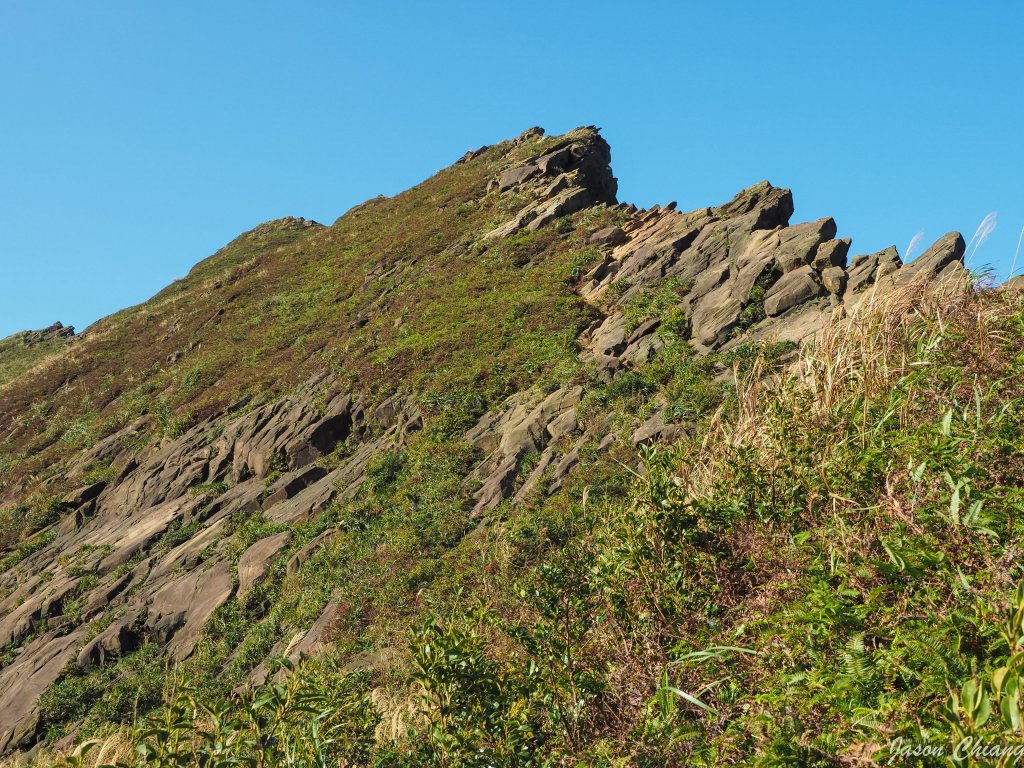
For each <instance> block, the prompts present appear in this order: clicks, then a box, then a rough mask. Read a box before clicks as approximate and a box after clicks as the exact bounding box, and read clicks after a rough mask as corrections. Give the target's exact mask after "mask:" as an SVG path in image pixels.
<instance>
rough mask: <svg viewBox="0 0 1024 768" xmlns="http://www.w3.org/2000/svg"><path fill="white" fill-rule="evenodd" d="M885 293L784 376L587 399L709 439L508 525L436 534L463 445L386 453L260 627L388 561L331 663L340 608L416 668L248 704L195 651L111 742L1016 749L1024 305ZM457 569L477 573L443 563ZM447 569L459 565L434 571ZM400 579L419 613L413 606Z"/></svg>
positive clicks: (640, 756) (571, 755)
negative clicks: (648, 411)
mask: <svg viewBox="0 0 1024 768" xmlns="http://www.w3.org/2000/svg"><path fill="white" fill-rule="evenodd" d="M900 298H901V297H896V298H895V299H893V300H892V301H891V302H889V303H888V305H887V306H885V307H881V308H877V309H876V310H875V311H873V312H872V314H871V315H868V316H863V315H862V316H854V317H853V318H851V319H849V320H845V321H838V322H837V323H836V325H835V326H834V327H833V328H832V329H830V330H829V331H828V332H826V333H825V334H823V336H822V337H821V338H820V339H819V343H818V344H817V345H816V346H814V347H808V348H807V349H805V350H803V351H802V352H801V353H800V354H799V356H798V359H797V361H796V362H795V364H794V366H792V367H787V368H785V369H778V368H776V367H775V365H774V364H773V363H772V361H775V360H777V359H778V356H779V354H780V352H781V353H784V354H791V353H792V350H789V349H783V350H777V349H773V348H762V349H761V350H760V352H755V351H752V350H740V351H737V353H735V358H734V362H735V363H736V364H737V365H739V364H740V362H742V363H743V365H744V367H745V368H746V370H748V374H747V376H746V377H745V379H744V383H743V384H742V385H741V386H740V387H739V388H738V390H737V391H736V392H734V393H733V394H731V395H730V394H729V393H728V391H725V390H718V391H716V390H715V389H714V385H713V380H714V376H713V374H714V373H715V370H716V369H717V364H716V363H715V362H713V361H712V362H707V363H705V362H703V360H702V359H697V358H694V357H692V356H690V355H687V354H686V353H683V352H681V351H679V350H675V351H674V350H673V347H672V346H671V345H670V346H669V347H667V348H666V349H665V351H664V356H658V357H656V358H655V359H654V361H652V363H651V364H649V365H648V366H647V368H645V369H643V371H642V372H641V373H640V374H637V375H636V376H635V377H634V378H632V379H628V380H627V379H626V378H621V377H617V378H616V379H615V380H614V381H613V383H612V384H610V385H607V386H605V387H604V388H603V389H602V388H601V387H597V386H596V385H595V387H594V388H592V389H591V391H590V395H589V397H605V398H609V399H615V398H618V399H620V400H621V399H622V398H625V399H626V400H627V401H628V400H629V399H631V398H652V397H657V398H660V399H661V401H664V400H665V399H666V398H668V399H671V400H672V401H673V402H679V401H680V398H683V401H686V398H689V402H691V406H690V407H692V409H693V412H694V414H695V418H697V419H699V420H700V421H701V424H702V427H701V429H700V430H699V431H698V432H696V433H695V434H694V436H693V437H692V438H686V439H682V440H680V441H679V442H678V443H677V444H676V445H675V446H672V447H670V448H666V447H664V446H662V447H646V448H643V449H641V460H642V465H643V471H642V472H641V473H640V474H638V475H637V476H636V477H635V478H634V479H633V481H632V483H631V484H630V485H629V486H623V485H622V484H621V482H611V483H609V480H612V478H613V477H614V476H615V472H614V471H613V470H612V468H611V467H610V466H608V465H602V464H601V462H597V463H595V464H594V466H593V467H592V468H591V469H590V470H589V471H588V472H585V473H584V475H583V476H582V477H581V479H580V481H579V482H578V483H575V484H573V485H572V487H571V488H570V489H568V490H567V491H565V492H564V493H560V494H557V495H556V496H554V497H551V498H550V499H547V500H543V501H539V502H538V503H536V504H534V505H523V509H521V510H520V509H518V508H517V509H515V510H513V509H511V508H504V507H499V508H498V509H497V510H495V511H494V513H493V514H492V515H491V516H490V518H489V519H490V521H491V522H490V528H492V530H483V529H479V528H478V529H476V530H475V531H474V532H472V533H470V534H469V535H467V531H466V529H465V527H464V524H462V525H460V526H456V528H455V529H451V528H450V527H449V526H450V525H451V522H452V520H453V519H458V518H459V516H460V512H459V509H458V507H457V506H456V507H450V508H447V509H446V508H445V507H444V499H445V497H446V494H447V493H448V492H449V491H450V489H449V487H448V486H447V485H446V483H447V482H448V481H447V480H446V479H445V478H453V479H454V478H456V477H458V476H460V473H462V472H463V471H464V469H465V468H464V466H462V467H459V466H457V465H458V463H459V461H461V460H460V459H459V458H458V456H457V455H456V456H451V457H449V458H447V459H445V461H444V462H442V466H436V464H437V462H436V461H434V460H433V459H435V458H437V457H439V456H440V454H438V453H437V451H438V449H439V447H440V446H441V445H444V444H445V443H444V441H445V440H446V439H450V434H451V433H449V432H446V431H440V432H438V431H430V430H425V431H424V433H423V436H422V437H421V438H419V441H418V442H411V443H410V445H409V447H408V449H407V450H406V451H403V452H400V453H391V454H385V455H383V456H382V457H380V458H379V459H378V460H377V461H376V462H375V463H374V465H373V468H372V470H371V480H372V482H371V484H370V490H369V493H368V494H367V496H366V497H365V498H364V499H363V501H361V502H359V503H357V504H355V505H353V506H350V507H349V508H348V509H347V510H345V511H342V510H337V511H336V512H335V513H333V514H335V515H339V517H337V518H336V520H337V522H338V523H341V524H342V525H343V527H344V528H345V532H344V533H343V534H342V535H341V537H340V539H339V541H338V543H337V544H334V545H332V546H331V547H329V548H327V549H326V550H325V551H324V554H322V555H321V556H320V557H321V558H322V560H321V563H322V566H321V567H320V568H314V569H309V570H308V572H307V569H303V570H302V571H301V572H300V574H299V577H300V578H301V579H303V580H304V583H303V584H301V585H294V586H292V585H289V584H288V580H287V579H285V580H284V581H279V582H277V583H278V584H280V585H281V586H280V587H277V588H278V589H280V590H281V592H280V594H279V595H278V597H277V599H276V600H275V601H274V605H275V607H274V608H273V609H272V611H271V612H270V613H269V614H268V615H267V619H265V621H270V620H276V621H282V620H284V619H283V616H284V614H283V613H282V612H281V611H282V609H283V606H284V605H286V604H287V603H288V602H289V601H291V602H292V603H293V605H295V606H297V603H296V602H295V601H296V600H297V599H298V596H299V595H302V600H303V601H304V600H306V599H308V598H307V596H309V595H314V596H315V595H316V594H317V589H316V587H315V585H314V584H312V583H310V582H308V581H305V580H306V579H309V578H320V577H322V578H323V579H324V580H325V582H328V583H330V582H335V583H336V581H337V580H338V579H347V580H348V581H349V583H351V584H353V585H360V584H365V583H366V575H365V574H364V575H359V574H357V573H354V572H353V571H352V570H351V569H353V568H356V569H358V568H367V567H370V564H371V563H372V562H374V561H376V565H377V566H378V568H377V570H375V571H374V573H373V577H372V578H373V579H375V580H379V581H378V582H377V583H375V584H374V586H373V590H372V591H370V592H367V593H365V594H363V593H359V592H356V593H354V594H353V595H352V606H351V609H352V611H353V613H352V615H351V617H350V618H349V619H348V621H349V622H352V621H355V622H356V624H351V623H343V624H342V626H341V627H340V629H339V632H340V634H339V635H338V643H337V645H336V646H335V652H336V654H337V655H338V657H339V658H344V657H345V656H346V655H347V654H349V653H351V652H352V651H354V650H357V649H358V648H359V647H360V644H361V643H362V642H364V641H361V640H359V639H358V631H357V625H358V620H357V619H356V614H358V613H359V612H360V611H364V612H365V611H371V612H373V611H384V610H389V609H390V610H391V611H392V612H393V613H392V619H390V620H389V621H388V622H386V624H387V625H389V626H392V627H398V626H400V625H401V624H402V623H405V622H409V621H411V622H412V626H413V627H414V629H413V631H412V633H411V635H410V636H409V638H408V641H407V643H406V645H407V652H406V655H404V656H401V657H399V658H397V659H396V660H395V661H394V663H392V664H390V665H385V666H383V667H378V671H376V672H345V671H342V670H341V669H340V668H339V667H337V666H335V665H332V663H331V662H330V660H329V658H330V655H329V656H328V658H327V659H325V660H322V661H320V662H317V663H313V662H310V663H307V664H304V665H301V666H300V667H299V668H298V670H297V671H296V672H294V673H292V674H289V673H287V671H285V672H282V673H281V675H280V681H279V682H270V683H267V684H265V685H264V686H260V687H257V688H256V689H255V691H254V692H252V693H250V694H245V695H244V696H243V697H242V698H237V697H236V698H232V695H231V694H230V692H229V691H223V692H217V691H216V690H214V689H211V688H210V687H209V679H208V678H205V677H201V676H200V674H201V673H200V670H201V666H196V665H192V664H191V663H190V665H186V667H185V668H184V669H188V668H191V669H192V672H191V674H193V675H196V677H192V678H186V679H185V681H184V682H182V678H181V677H180V675H182V674H184V671H180V672H179V677H177V678H173V680H175V681H176V683H175V686H176V687H174V688H173V690H170V691H169V692H168V694H167V703H166V705H165V706H164V707H163V708H161V709H160V710H158V711H157V712H156V713H155V714H154V715H153V716H152V717H150V718H147V719H145V720H144V721H143V722H141V723H140V725H139V726H138V730H137V731H135V732H134V735H133V736H132V735H130V734H128V735H125V736H121V737H120V738H122V739H128V741H135V742H137V743H138V744H139V745H140V755H142V756H143V758H145V759H149V760H151V761H154V764H159V765H193V764H204V765H227V764H229V762H230V764H234V762H232V761H238V760H242V761H243V762H246V764H254V765H262V764H273V763H274V761H280V760H281V759H282V758H281V757H280V756H281V754H289V755H295V757H294V762H293V763H292V764H296V765H321V764H327V763H328V762H329V763H331V764H339V762H338V761H339V760H340V761H342V762H341V763H340V764H353V765H377V766H481V767H483V766H531V765H588V766H601V765H607V766H613V765H614V766H619V765H638V766H670V765H722V764H750V763H753V764H757V765H763V766H773V765H808V766H811V765H822V766H830V765H840V764H845V763H848V762H850V761H857V760H868V761H872V760H873V761H878V762H884V761H886V760H888V758H889V753H888V751H887V750H888V748H889V747H888V746H887V745H890V744H895V745H897V747H896V748H897V750H898V745H899V744H901V743H925V744H928V745H931V746H933V747H936V748H941V749H943V750H945V754H946V755H950V754H952V751H953V749H954V747H955V745H956V744H957V743H958V742H959V741H960V740H961V739H962V738H963V737H964V736H971V737H974V738H981V739H983V740H988V741H989V742H992V743H1001V744H1010V745H1013V744H1020V743H1022V741H1024V726H1022V720H1021V715H1020V709H1021V706H1022V701H1021V698H1022V695H1024V694H1022V683H1021V682H1020V680H1021V676H1022V674H1024V666H1022V661H1021V659H1022V658H1024V587H1020V586H1018V585H1019V584H1021V583H1022V582H1024V578H1022V577H1024V574H1022V573H1021V572H1020V566H1019V561H1018V559H1017V556H1016V553H1017V551H1018V547H1019V542H1020V536H1021V533H1022V529H1021V525H1022V518H1024V489H1022V485H1021V481H1020V478H1021V476H1022V470H1024V443H1022V440H1021V434H1022V420H1024V412H1022V409H1021V402H1022V401H1021V396H1022V394H1024V391H1022V384H1021V382H1024V375H1022V374H1024V355H1022V354H1021V352H1020V344H1019V339H1020V338H1021V334H1022V332H1024V306H1022V305H1021V302H1020V299H1019V298H1015V297H1013V296H1010V295H1006V294H1002V293H998V292H982V293H974V292H968V293H964V294H963V295H960V296H958V297H955V298H949V297H946V298H945V299H944V300H942V301H941V302H940V301H930V300H927V299H925V298H924V297H916V301H915V302H914V303H915V305H916V311H913V312H912V311H909V310H908V309H907V307H908V306H910V304H909V303H902V304H901V303H900ZM903 298H905V297H903ZM705 366H707V367H705ZM701 391H703V392H704V394H698V393H700V392H701ZM601 393H603V394H601ZM438 441H441V442H438ZM464 458H465V459H466V460H468V459H469V455H468V454H467V455H466V456H465V457H464ZM445 464H447V466H445ZM413 477H415V478H417V479H418V482H417V483H409V482H408V480H409V479H410V478H413ZM403 529H404V530H405V531H407V534H406V533H403ZM446 532H447V534H448V535H449V536H453V537H454V538H451V539H448V540H447V541H446V540H445V536H446ZM313 533H314V530H313V528H311V529H310V530H309V531H306V532H301V531H300V533H299V537H300V538H303V539H305V538H307V537H308V536H310V535H312V534H313ZM538 534H539V535H540V539H538V538H537V537H538ZM406 535H408V536H410V537H412V539H414V540H415V541H416V547H415V549H413V548H412V547H411V546H410V548H409V549H408V550H406V551H407V554H406V555H404V556H400V555H399V552H401V551H402V548H403V545H402V544H401V543H400V542H402V541H410V539H406V538H405V537H406ZM381 537H384V538H381ZM385 540H387V541H388V547H387V552H388V554H387V555H386V556H385V560H386V561H387V563H386V567H383V568H381V567H380V566H382V565H384V563H383V562H381V560H380V557H381V555H382V554H383V553H382V552H381V550H380V546H381V543H383V542H384V541H385ZM375 541H376V542H377V543H376V544H374V543H373V542H375ZM453 542H454V545H453ZM432 547H433V548H432ZM446 548H448V549H447V554H445V551H446ZM413 551H415V552H416V557H415V558H414V559H411V560H410V559H406V558H407V557H408V556H409V555H411V554H412V553H413ZM360 553H361V554H360ZM398 557H401V560H396V558H398ZM464 558H470V559H474V560H475V566H476V567H475V568H473V569H470V568H466V567H463V568H462V569H461V571H460V570H459V569H457V568H453V567H452V566H454V565H455V564H457V563H459V562H460V560H462V561H463V562H464ZM360 563H361V564H360ZM399 563H400V564H399ZM431 563H434V565H431ZM441 563H444V564H445V565H441ZM481 565H482V566H483V567H480V566H481ZM339 568H341V569H347V570H346V571H345V573H344V574H343V573H342V572H341V571H339V570H337V569H339ZM445 571H448V572H450V573H452V574H454V573H460V574H461V575H460V576H459V577H457V578H456V577H454V576H452V575H449V576H448V577H446V578H427V579H424V578H423V575H424V573H427V572H429V573H431V574H438V573H442V572H445ZM307 573H308V574H309V575H307ZM314 574H316V576H314ZM387 574H392V575H391V576H389V575H387ZM395 579H403V580H404V583H403V584H401V585H396V586H392V587H389V586H388V583H389V581H393V580H395ZM417 585H430V588H429V595H430V597H429V598H428V606H427V608H426V610H425V611H424V610H421V609H420V607H419V606H417V605H416V604H412V603H407V602H406V603H403V602H402V600H401V599H400V596H401V595H402V594H408V593H407V591H406V590H410V589H417V588H419V587H418V586H417ZM320 594H323V595H325V596H326V594H327V592H321V593H320ZM264 597H266V596H264ZM364 600H366V601H368V602H364ZM316 602H317V601H316V599H315V598H314V603H316ZM396 605H397V606H400V607H399V608H398V609H397V610H398V613H400V614H401V617H399V616H398V615H397V614H395V613H394V612H395V611H396V608H395V607H394V606H396ZM403 605H404V608H403V607H401V606H403ZM357 606H358V608H357ZM292 610H296V608H293V609H292ZM275 616H276V619H275V618H272V617H275ZM225 620H229V619H228V618H227V617H225ZM346 626H348V627H349V628H350V631H351V634H347V635H346V631H347V630H346V629H345V627H346ZM259 634H260V633H259V631H252V632H250V634H249V637H248V638H247V639H246V643H252V642H255V638H256V637H257V636H259ZM346 637H347V638H349V639H348V640H346V639H345V638H346ZM245 647H246V646H245V645H243V648H245ZM213 658H216V657H208V659H211V660H212V659H213ZM251 658H253V659H256V658H259V655H258V654H254V655H252V656H251ZM190 679H191V680H192V681H193V682H191V683H190V682H188V680H190ZM196 685H199V686H201V688H202V694H201V695H197V693H196V690H197V689H195V688H194V686H196ZM62 701H63V702H64V703H63V704H62V706H64V707H74V706H75V701H76V699H75V697H74V696H72V695H68V696H66V697H64V698H63V699H62ZM268 729H269V731H268ZM268 732H271V733H274V734H275V736H274V738H272V739H268V738H267V737H266V734H267V733H268ZM894 740H895V741H894ZM275 750H278V751H275ZM279 750H287V752H286V753H285V752H281V751H279ZM896 757H897V758H898V759H903V758H900V757H899V755H896ZM161 761H162V762H161ZM345 761H347V762H345ZM129 762H131V761H129ZM906 764H911V763H909V762H908V763H906ZM919 764H922V765H933V764H934V765H946V764H951V765H952V764H955V765H997V764H1000V765H1001V764H1012V758H1011V759H1009V760H1004V762H1003V763H1000V762H998V760H996V759H994V758H993V759H988V758H983V757H978V756H976V757H974V758H971V759H965V760H960V761H959V762H957V761H955V760H953V759H952V758H950V759H949V760H946V759H945V758H941V757H936V758H934V759H933V758H920V763H919Z"/></svg>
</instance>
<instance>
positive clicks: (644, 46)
mask: <svg viewBox="0 0 1024 768" xmlns="http://www.w3.org/2000/svg"><path fill="white" fill-rule="evenodd" d="M971 5H973V6H974V7H970V6H971ZM372 6H373V7H371V4H370V3H339V2H320V3H316V2H289V3H283V2H281V3H274V4H271V3H265V2H253V1H251V0H250V1H249V2H191V1H185V0H178V1H177V2H173V3H150V2H137V1H136V2H127V1H123V2H113V1H105V2H101V3H83V2H79V1H78V0H68V1H67V2H48V1H47V0H3V1H2V4H0V105H2V107H0V109H2V112H0V336H4V335H6V334H8V333H11V332H14V331H16V330H20V329H23V328H38V327H42V326H45V325H48V324H49V323H51V322H53V321H55V320H58V319H59V320H61V321H63V322H64V323H65V324H68V323H70V324H74V325H75V326H77V327H78V328H79V329H80V330H81V329H82V328H83V327H85V326H86V325H88V324H89V323H91V322H93V321H94V320H96V319H97V318H99V317H101V316H103V315H105V314H108V313H110V312H113V311H115V310H117V309H120V308H122V307H125V306H128V305H131V304H135V303H138V302H140V301H143V300H145V299H146V298H147V297H149V296H151V295H152V294H153V293H155V292H156V291H157V290H159V289H160V288H161V287H163V286H164V285H166V284H167V283H168V282H169V281H171V280H172V279H174V278H176V277H181V276H183V275H184V274H185V273H186V272H187V271H188V269H189V268H190V267H191V265H192V264H193V263H195V262H196V261H198V260H199V259H202V258H204V257H205V256H207V255H209V254H211V253H213V252H214V251H215V250H217V248H219V247H220V246H221V245H223V244H224V243H226V242H227V241H229V240H230V239H232V238H233V237H234V236H235V235H237V234H238V233H240V232H242V231H244V230H246V229H249V228H251V227H253V226H255V225H256V224H258V223H259V222H261V221H265V220H267V219H272V218H277V217H279V216H285V215H296V216H305V217H307V218H315V219H317V220H318V221H322V222H327V223H329V222H332V221H334V219H335V218H336V217H337V216H338V215H340V214H341V213H342V212H344V211H345V210H346V209H347V208H349V207H350V206H351V205H353V204H355V203H358V202H361V201H362V200H364V199H366V198H368V197H371V196H373V195H377V194H380V193H384V194H393V193H396V192H399V191H401V190H402V189H405V188H407V187H409V186H410V185H412V184H415V183H416V182H418V181H420V180H421V179H423V178H425V177H427V176H429V175H430V174H432V173H433V172H435V171H437V170H438V169H440V168H442V167H444V166H446V165H448V164H450V163H451V162H452V161H454V160H455V159H456V158H457V157H458V156H459V155H460V154H462V152H464V151H465V150H466V149H467V148H470V147H476V146H478V145H480V144H484V143H493V142H495V141H499V140H501V139H504V138H509V137H511V136H513V135H515V134H516V133H518V132H520V131H522V130H523V129H525V128H527V127H529V126H532V125H541V126H543V127H544V128H545V129H547V131H548V132H549V133H556V132H564V131H566V130H568V129H571V128H573V127H575V126H577V125H584V124H591V123H592V124H596V125H599V126H601V127H602V128H603V129H604V135H605V136H606V138H607V139H608V141H609V142H610V143H611V145H612V162H613V165H614V168H615V171H616V175H617V176H618V177H619V191H620V194H619V197H620V199H621V200H625V201H630V202H636V203H638V204H640V205H644V206H649V205H651V204H653V203H656V202H660V203H665V202H667V201H669V200H678V201H679V205H680V208H694V207H698V206H702V205H705V204H712V203H717V202H720V201H723V200H725V199H727V198H729V197H731V196H732V194H733V193H735V192H736V191H738V190H739V189H740V188H742V187H744V186H747V185H749V184H751V183H753V182H756V181H758V180H760V179H763V178H767V179H769V180H771V181H772V183H774V184H776V185H782V186H788V187H790V188H792V189H793V191H794V196H795V200H796V216H795V217H794V220H807V219H814V218H818V217H821V216H825V215H832V216H834V217H835V218H836V221H837V222H838V224H839V231H840V234H841V235H848V236H851V237H852V238H853V240H854V246H853V247H854V252H855V253H864V252H868V251H873V250H877V249H880V248H882V247H885V246H888V245H890V244H896V245H897V247H898V248H899V250H900V252H901V253H903V252H904V250H905V249H906V246H907V244H908V242H909V241H910V240H911V238H912V237H913V236H914V235H915V234H916V233H917V232H919V231H923V232H924V238H923V240H924V241H925V243H930V242H931V241H932V240H934V239H936V238H937V237H939V236H940V235H942V234H943V233H944V232H946V231H948V230H950V229H960V230H961V231H963V232H964V233H965V235H966V236H967V237H968V238H969V237H970V235H971V234H972V233H973V232H974V230H975V228H976V227H977V226H978V224H979V222H980V221H981V219H982V218H983V217H984V216H985V215H986V214H987V213H989V212H991V211H998V228H997V230H996V231H995V233H994V234H993V235H992V237H991V238H990V239H989V241H988V242H986V243H985V244H984V245H983V246H982V248H981V250H980V251H979V253H978V256H977V257H976V258H975V262H974V266H981V265H983V264H989V265H991V266H992V267H994V268H995V270H996V271H997V273H999V274H1001V275H1003V276H1005V274H1006V273H1007V272H1008V271H1009V267H1010V262H1011V259H1012V258H1013V252H1014V249H1015V248H1016V245H1017V238H1018V234H1019V233H1020V231H1021V227H1022V226H1024V190H1022V183H1024V178H1022V176H1024V142H1022V139H1021V136H1022V135H1024V132H1022V125H1021V122H1022V120H1021V119H1022V115H1024V99H1022V97H1024V53H1022V51H1024V4H1021V3H1019V2H1005V1H1004V2H991V3H983V4H968V3H953V2H927V3H926V2H892V0H888V1H887V2H856V3H852V2H845V3H823V2H787V3H718V2H706V3H700V4H697V3H645V4H636V3H626V2H596V1H593V0H592V1H591V2H586V3H564V4H559V5H558V7H555V4H553V3H544V2H515V3H511V2H509V3H493V4H484V3H470V2H465V3H449V2H433V3H412V2H408V3H376V4H372ZM918 252H920V251H918ZM1022 269H1024V265H1020V266H1019V267H1018V272H1019V271H1021V270H1022Z"/></svg>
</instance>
